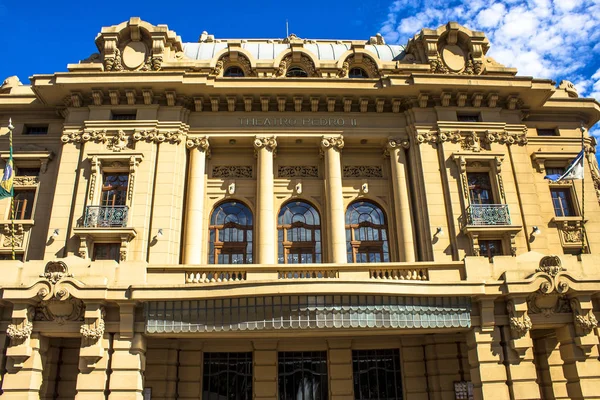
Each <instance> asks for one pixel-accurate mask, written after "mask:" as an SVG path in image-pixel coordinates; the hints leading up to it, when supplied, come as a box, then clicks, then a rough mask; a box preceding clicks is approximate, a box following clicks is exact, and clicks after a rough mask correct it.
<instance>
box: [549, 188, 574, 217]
mask: <svg viewBox="0 0 600 400" xmlns="http://www.w3.org/2000/svg"><path fill="white" fill-rule="evenodd" d="M550 194H551V195H552V205H553V206H554V215H556V216H557V217H574V216H575V215H576V214H575V208H574V207H573V196H572V194H571V188H550Z"/></svg>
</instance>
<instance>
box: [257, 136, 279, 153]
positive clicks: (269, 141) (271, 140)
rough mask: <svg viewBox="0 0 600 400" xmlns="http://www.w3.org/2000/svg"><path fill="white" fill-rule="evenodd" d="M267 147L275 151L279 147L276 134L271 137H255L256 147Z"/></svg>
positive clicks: (258, 148)
mask: <svg viewBox="0 0 600 400" xmlns="http://www.w3.org/2000/svg"><path fill="white" fill-rule="evenodd" d="M262 148H264V149H267V150H268V151H270V152H274V151H275V150H276V149H277V138H276V137H275V136H270V137H259V136H257V137H255V138H254V149H255V150H260V149H262Z"/></svg>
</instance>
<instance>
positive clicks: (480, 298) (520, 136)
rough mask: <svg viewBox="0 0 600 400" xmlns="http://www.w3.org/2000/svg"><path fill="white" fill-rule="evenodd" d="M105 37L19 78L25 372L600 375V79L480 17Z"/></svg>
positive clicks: (140, 376) (528, 386)
mask: <svg viewBox="0 0 600 400" xmlns="http://www.w3.org/2000/svg"><path fill="white" fill-rule="evenodd" d="M96 45H97V47H98V51H99V53H98V54H94V55H92V56H91V57H89V58H88V59H86V60H84V61H81V62H79V63H77V64H69V65H68V72H58V73H55V74H52V75H35V76H33V77H31V78H30V81H31V84H30V85H23V84H21V83H20V82H19V80H18V79H17V78H16V77H12V78H9V79H7V80H6V81H5V82H4V84H3V85H2V87H1V88H0V121H1V122H2V123H1V124H2V126H3V127H6V126H7V125H8V118H9V117H12V119H13V123H14V125H15V129H14V140H13V142H14V164H15V172H16V177H15V197H14V206H15V207H14V208H15V210H14V211H15V219H14V229H13V228H12V224H11V221H10V215H11V213H10V201H9V200H6V199H5V200H1V201H0V212H2V213H3V214H2V215H3V220H2V221H0V224H1V225H2V229H1V230H0V255H1V256H2V258H3V261H0V265H1V268H2V274H1V275H0V288H1V289H0V310H1V315H2V319H1V320H0V346H1V347H2V349H3V351H2V352H0V374H1V375H0V376H1V390H2V394H3V396H4V397H6V398H7V399H38V398H39V399H78V400H82V399H109V400H118V399H153V400H159V399H160V400H163V399H164V400H166V399H225V398H227V399H265V400H266V399H280V400H287V399H305V400H325V399H331V400H341V399H403V398H404V399H411V400H412V399H469V398H474V399H484V398H485V399H540V398H543V399H567V398H570V399H583V398H586V399H591V398H600V391H599V390H598V387H600V362H599V361H598V356H599V353H598V351H599V342H598V335H599V332H598V322H597V317H596V315H597V313H598V312H600V304H599V299H600V297H599V295H600V281H599V280H598V279H599V278H598V277H599V276H600V205H599V198H600V197H599V196H600V171H599V170H598V165H597V162H596V159H595V156H594V154H595V145H596V142H595V140H594V139H593V138H592V137H590V136H589V135H588V134H587V128H589V127H591V126H592V125H593V124H594V123H596V122H597V121H598V120H599V119H600V104H599V103H598V102H596V101H595V100H593V99H585V98H579V97H578V94H577V91H576V89H575V88H574V87H573V85H572V84H570V83H569V82H567V81H563V82H561V83H560V85H558V87H557V86H556V84H555V83H554V82H552V81H550V80H545V79H535V78H531V77H523V76H516V73H517V71H516V70H515V69H513V68H509V67H505V66H503V65H500V64H498V63H497V62H496V61H494V60H493V59H492V58H490V57H488V56H486V54H487V52H488V50H489V42H488V40H487V38H486V36H485V35H484V34H483V33H482V32H476V31H471V30H469V29H466V28H464V27H462V26H460V25H458V24H456V23H449V24H447V25H444V26H441V27H439V28H437V29H423V30H422V31H421V32H420V33H418V34H417V35H415V36H414V38H412V39H410V40H409V41H408V43H407V44H406V45H405V46H398V45H387V44H385V42H384V40H383V39H382V37H381V36H379V35H377V36H374V37H371V38H370V39H369V40H362V41H335V40H306V39H300V38H298V37H296V36H295V35H290V36H289V37H287V38H285V39H272V40H255V39H248V40H225V39H218V38H215V37H214V36H212V35H208V34H207V33H206V32H204V33H202V35H201V36H200V38H199V40H198V42H196V43H184V42H182V41H181V38H180V37H179V36H177V35H176V34H175V32H173V31H171V30H169V29H168V27H167V26H166V25H157V26H154V25H151V24H149V23H147V22H144V21H141V20H140V19H139V18H132V19H131V20H129V21H127V22H124V23H121V24H119V25H115V26H111V27H106V28H102V30H101V33H100V34H99V35H98V37H97V39H96ZM1 133H2V134H5V133H7V130H6V128H2V132H1ZM582 137H583V139H582ZM0 143H1V147H0V148H1V153H0V156H1V158H2V162H1V164H2V165H4V163H5V162H6V160H7V159H8V156H9V155H8V150H9V147H8V138H7V136H6V135H5V136H2V138H1V142H0ZM582 145H583V147H584V150H585V159H584V161H585V180H584V182H585V184H584V185H583V186H582V185H581V181H562V182H552V181H549V180H545V179H544V176H545V175H548V174H562V173H563V172H564V170H565V168H566V167H567V166H568V165H569V163H570V162H571V161H572V160H573V159H574V158H575V157H576V156H577V155H578V153H579V152H580V150H581V148H582ZM13 245H14V248H15V252H16V258H17V260H14V261H13V260H11V252H12V247H13Z"/></svg>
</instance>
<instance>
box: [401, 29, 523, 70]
mask: <svg viewBox="0 0 600 400" xmlns="http://www.w3.org/2000/svg"><path fill="white" fill-rule="evenodd" d="M489 48H490V42H489V40H488V39H487V37H486V36H485V34H484V33H483V32H479V31H472V30H470V29H468V28H465V27H464V26H462V25H459V24H458V23H456V22H449V23H448V24H446V25H442V26H440V27H439V28H437V29H422V30H421V32H420V33H417V34H416V35H415V36H414V37H413V38H412V39H410V40H409V41H408V44H407V46H406V56H405V60H407V61H411V62H416V63H423V64H429V66H430V71H431V72H432V73H436V74H463V75H481V74H484V73H504V74H506V73H508V74H510V75H515V74H516V72H517V71H516V69H512V68H505V67H504V66H503V65H500V64H498V63H497V62H496V61H495V60H493V59H492V58H489V57H486V53H487V52H488V50H489Z"/></svg>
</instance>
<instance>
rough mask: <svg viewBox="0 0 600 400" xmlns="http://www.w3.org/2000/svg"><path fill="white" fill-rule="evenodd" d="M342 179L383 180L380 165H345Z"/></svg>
mask: <svg viewBox="0 0 600 400" xmlns="http://www.w3.org/2000/svg"><path fill="white" fill-rule="evenodd" d="M343 175H344V178H383V168H382V167H381V165H345V166H344V171H343Z"/></svg>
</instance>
